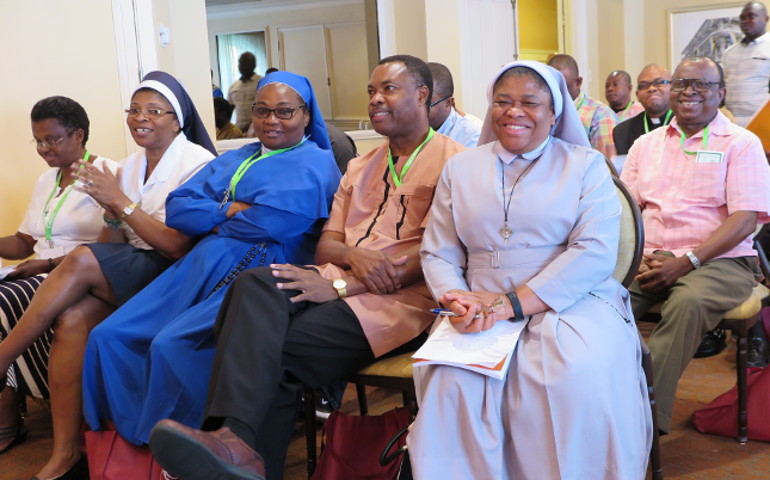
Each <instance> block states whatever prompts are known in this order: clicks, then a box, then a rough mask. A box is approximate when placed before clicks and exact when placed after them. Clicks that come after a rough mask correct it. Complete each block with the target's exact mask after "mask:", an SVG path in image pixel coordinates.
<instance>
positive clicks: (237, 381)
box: [205, 267, 411, 480]
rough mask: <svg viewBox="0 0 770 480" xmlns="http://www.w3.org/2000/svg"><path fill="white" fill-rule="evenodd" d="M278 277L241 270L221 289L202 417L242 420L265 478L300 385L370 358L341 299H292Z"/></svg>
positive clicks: (328, 379)
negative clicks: (223, 291) (262, 464)
mask: <svg viewBox="0 0 770 480" xmlns="http://www.w3.org/2000/svg"><path fill="white" fill-rule="evenodd" d="M282 281H285V280H283V279H279V278H277V277H273V275H272V272H271V270H270V268H268V267H260V268H254V269H250V270H246V271H245V272H243V273H242V274H241V275H240V276H239V277H238V279H237V280H236V281H235V282H233V284H232V285H231V287H230V289H229V290H228V292H227V295H226V296H225V300H224V302H223V303H222V307H221V309H220V311H219V315H218V317H217V322H216V326H215V328H216V332H217V351H216V356H215V358H214V368H213V371H212V375H211V381H210V383H209V393H208V400H207V407H206V417H207V419H206V422H205V423H206V425H207V426H208V427H211V426H212V425H213V424H215V423H216V422H221V420H222V419H226V418H234V419H236V420H238V421H240V422H243V423H245V424H247V425H249V426H250V428H251V430H252V431H253V433H254V437H255V439H256V440H255V442H254V444H253V445H252V447H253V448H254V449H255V450H257V451H258V452H259V453H260V454H261V455H262V457H263V458H264V459H265V466H266V471H267V478H268V479H269V480H279V479H281V478H282V477H283V465H284V462H285V459H286V451H287V449H288V446H289V442H290V441H291V436H292V434H293V431H294V423H295V421H296V412H297V399H298V398H299V395H300V393H301V391H302V389H303V386H307V387H311V388H319V387H321V386H323V385H327V384H329V383H333V382H336V381H339V380H343V379H345V378H347V377H349V376H351V375H353V374H354V373H355V372H357V371H358V370H360V369H361V368H363V367H364V366H366V365H368V364H370V363H372V362H373V361H374V360H375V357H374V354H373V353H372V350H371V348H370V347H369V342H368V341H367V340H366V337H365V336H364V332H363V330H362V328H361V324H360V322H359V321H358V318H357V317H356V315H355V314H354V313H353V311H352V310H351V309H350V307H348V305H347V304H346V303H345V302H344V301H342V300H335V301H331V302H327V303H322V304H316V303H310V302H300V303H297V304H294V303H292V302H290V301H289V298H290V297H292V296H294V295H297V294H298V293H299V292H298V291H296V290H294V291H292V290H279V289H278V288H276V287H275V284H276V283H278V282H282ZM410 343H411V342H410ZM399 350H401V349H399Z"/></svg>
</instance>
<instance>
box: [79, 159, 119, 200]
mask: <svg viewBox="0 0 770 480" xmlns="http://www.w3.org/2000/svg"><path fill="white" fill-rule="evenodd" d="M76 173H77V178H78V180H79V181H80V183H81V185H80V186H79V187H78V188H79V189H80V190H81V191H83V192H85V193H87V194H88V195H90V196H91V198H93V199H94V200H96V201H97V202H99V204H100V205H101V206H102V207H104V208H105V209H111V208H112V205H115V204H117V203H119V201H120V199H121V197H125V195H124V194H123V192H122V191H121V190H120V181H119V180H118V177H117V176H116V175H114V174H113V173H112V172H111V171H110V170H109V169H108V168H107V167H106V166H104V170H102V169H99V168H98V167H96V166H94V165H93V164H90V163H89V164H87V165H84V166H83V168H81V169H79V170H77V172H76ZM129 202H130V200H129Z"/></svg>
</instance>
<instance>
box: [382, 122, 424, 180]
mask: <svg viewBox="0 0 770 480" xmlns="http://www.w3.org/2000/svg"><path fill="white" fill-rule="evenodd" d="M435 133H436V131H435V130H433V128H430V129H428V136H427V137H425V140H423V141H422V143H421V144H420V146H419V147H417V148H415V149H414V152H412V155H410V156H409V160H407V161H406V163H405V164H404V166H403V167H401V175H399V174H398V173H396V166H395V165H393V155H391V154H390V147H388V168H390V176H391V177H393V183H394V184H395V185H396V188H398V187H400V186H401V183H402V182H403V181H404V177H405V176H406V172H408V171H409V167H411V166H412V162H414V159H415V157H417V154H418V153H420V150H422V147H424V146H425V144H426V143H428V141H429V140H430V139H431V138H433V135H434V134H435Z"/></svg>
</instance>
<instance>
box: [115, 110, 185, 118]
mask: <svg viewBox="0 0 770 480" xmlns="http://www.w3.org/2000/svg"><path fill="white" fill-rule="evenodd" d="M124 112H126V116H127V117H131V118H133V117H138V116H139V114H140V113H141V114H142V115H144V116H145V117H147V118H160V117H162V116H163V115H169V114H171V115H174V114H176V112H174V111H173V110H161V109H159V108H127V109H125V110H124Z"/></svg>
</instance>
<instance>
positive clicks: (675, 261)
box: [636, 253, 693, 292]
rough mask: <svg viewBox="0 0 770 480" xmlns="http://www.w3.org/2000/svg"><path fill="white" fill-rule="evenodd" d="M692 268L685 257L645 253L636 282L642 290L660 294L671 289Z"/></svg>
mask: <svg viewBox="0 0 770 480" xmlns="http://www.w3.org/2000/svg"><path fill="white" fill-rule="evenodd" d="M692 268H693V267H692V263H690V260H689V259H688V258H687V257H685V256H681V257H674V256H672V255H670V254H669V255H664V254H660V253H645V254H644V257H643V258H642V263H641V265H639V274H638V275H637V276H636V280H637V281H638V282H639V287H640V288H641V289H642V290H644V291H648V292H659V291H661V290H664V289H666V288H669V287H670V286H671V285H673V284H674V283H675V282H676V281H677V280H678V279H679V277H681V276H683V275H685V274H687V272H689V271H690V270H692Z"/></svg>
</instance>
